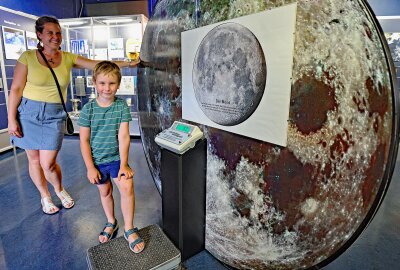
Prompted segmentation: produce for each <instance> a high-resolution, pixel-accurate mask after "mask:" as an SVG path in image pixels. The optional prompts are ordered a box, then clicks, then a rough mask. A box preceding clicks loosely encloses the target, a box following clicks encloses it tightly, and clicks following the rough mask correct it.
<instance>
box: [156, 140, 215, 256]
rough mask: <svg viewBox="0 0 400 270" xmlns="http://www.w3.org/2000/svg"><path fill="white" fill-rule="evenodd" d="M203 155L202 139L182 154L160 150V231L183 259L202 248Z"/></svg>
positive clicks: (203, 213)
mask: <svg viewBox="0 0 400 270" xmlns="http://www.w3.org/2000/svg"><path fill="white" fill-rule="evenodd" d="M206 154H207V143H206V140H205V139H201V140H199V141H197V142H196V144H195V146H194V147H193V148H191V149H189V150H188V151H186V152H185V153H184V154H182V155H180V154H177V153H173V152H171V151H169V150H166V149H162V150H161V182H162V218H163V230H164V232H165V234H166V235H167V236H168V237H169V238H170V239H171V241H172V242H173V243H174V244H175V245H176V246H177V247H178V248H179V250H180V251H181V254H182V261H184V260H186V259H188V258H190V257H192V256H193V255H195V254H197V253H198V252H200V251H202V250H204V241H205V210H206V165H207V163H206Z"/></svg>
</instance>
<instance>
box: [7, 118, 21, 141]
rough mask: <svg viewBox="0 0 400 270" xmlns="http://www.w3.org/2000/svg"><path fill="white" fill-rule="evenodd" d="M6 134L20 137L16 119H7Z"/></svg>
mask: <svg viewBox="0 0 400 270" xmlns="http://www.w3.org/2000/svg"><path fill="white" fill-rule="evenodd" d="M8 134H10V135H11V136H15V137H17V138H22V136H23V134H22V130H21V127H20V125H19V123H18V120H17V119H13V120H11V121H10V120H8Z"/></svg>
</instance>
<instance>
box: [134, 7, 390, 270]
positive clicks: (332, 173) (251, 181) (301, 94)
mask: <svg viewBox="0 0 400 270" xmlns="http://www.w3.org/2000/svg"><path fill="white" fill-rule="evenodd" d="M291 3H295V1H286V0H270V1H243V0H236V1H235V0H232V1H222V0H212V1H211V0H208V1H186V0H160V1H158V3H157V5H156V7H155V11H154V15H153V17H152V18H151V20H150V21H149V22H148V24H147V27H146V30H145V33H144V36H143V43H142V47H141V59H143V61H148V62H149V63H150V64H149V65H148V66H147V67H143V68H139V70H138V104H139V112H138V113H139V126H140V130H141V136H142V142H143V147H144V151H145V155H146V158H147V161H148V164H149V167H150V171H151V173H152V175H153V177H154V181H155V183H156V186H157V188H158V189H159V191H160V192H161V191H162V183H161V179H160V166H161V149H160V148H159V147H158V145H157V144H156V143H155V142H154V138H155V135H156V134H158V133H159V132H161V131H162V130H164V129H166V128H168V127H170V126H171V125H172V123H173V121H174V120H180V119H181V117H182V96H181V94H182V93H181V84H182V77H181V59H180V57H181V54H180V52H181V43H180V42H181V39H180V34H181V32H183V31H186V30H191V29H195V28H198V27H201V26H206V25H210V24H214V23H217V22H224V21H226V20H229V19H233V18H236V17H240V16H244V15H249V14H253V13H257V12H261V11H265V10H269V9H274V8H279V7H280V6H282V5H286V4H291ZM296 3H297V12H296V31H295V33H294V37H295V39H294V40H295V41H294V57H293V68H292V78H291V98H290V108H289V121H288V133H287V146H286V147H281V146H277V145H274V144H271V143H267V142H263V141H259V140H255V139H251V138H248V137H244V136H240V135H237V134H233V133H229V132H226V131H223V130H219V129H215V128H211V127H207V126H200V127H201V129H202V130H203V132H204V133H205V137H206V139H207V176H206V177H207V179H206V239H205V240H206V249H207V250H208V251H209V252H210V253H211V254H212V255H213V256H214V257H215V258H217V259H218V260H220V261H221V262H223V263H225V264H226V265H229V266H230V267H232V268H236V269H307V268H320V267H322V266H324V265H326V264H327V263H329V262H330V261H332V260H334V259H335V258H336V257H337V256H338V255H340V254H341V253H342V252H343V251H344V250H345V249H346V248H348V247H349V246H350V245H351V244H352V243H353V242H354V241H355V239H356V238H357V237H358V236H359V234H360V233H361V231H362V230H363V229H364V228H365V227H366V226H367V224H368V223H369V222H370V220H371V219H372V217H373V215H374V213H375V212H376V211H377V209H378V207H379V205H380V202H381V201H382V199H383V197H384V194H385V191H386V189H387V186H388V184H389V182H390V178H391V175H392V173H393V168H394V164H395V158H396V154H397V144H398V137H397V136H396V135H395V134H396V133H397V132H398V123H397V115H398V105H397V102H398V100H397V97H396V95H395V82H394V78H395V76H394V75H393V74H394V73H393V71H394V69H393V64H392V62H391V60H389V57H390V54H388V50H387V45H386V43H385V42H384V40H383V34H382V33H381V30H380V28H379V26H378V25H377V22H376V19H375V18H374V16H373V14H372V13H371V11H370V9H369V7H368V5H367V4H366V3H365V2H364V1H362V0H354V1H347V0H325V1H312V0H298V1H296ZM196 4H199V5H196ZM262 27H264V28H268V27H274V25H263V26H262ZM240 31H241V30H240ZM241 32H242V31H241ZM224 46H228V45H224ZM225 49H226V48H221V53H222V52H223V51H224V50H225ZM255 53H257V52H255ZM265 57H267V58H268V54H266V55H265ZM234 61H235V58H234V57H232V65H233V64H234ZM225 64H226V65H228V64H229V63H228V62H226V63H225ZM262 65H263V64H262V63H260V64H259V66H258V68H261V69H262V68H263V67H262ZM252 68H254V67H252ZM255 68H257V67H255ZM270 68H271V67H270V65H268V69H270ZM193 72H207V71H205V70H197V71H193ZM234 80H235V78H231V81H230V82H227V83H232V84H234V83H238V82H235V81H234ZM246 83H247V82H246ZM266 91H268V90H266ZM260 124H262V123H260Z"/></svg>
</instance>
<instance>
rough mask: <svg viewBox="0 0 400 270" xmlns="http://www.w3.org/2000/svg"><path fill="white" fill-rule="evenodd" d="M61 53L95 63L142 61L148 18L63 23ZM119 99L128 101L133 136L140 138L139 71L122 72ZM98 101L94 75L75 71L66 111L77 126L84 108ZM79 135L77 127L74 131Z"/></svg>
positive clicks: (119, 18)
mask: <svg viewBox="0 0 400 270" xmlns="http://www.w3.org/2000/svg"><path fill="white" fill-rule="evenodd" d="M60 24H61V27H62V32H63V33H62V34H63V37H64V42H63V45H62V49H63V50H65V51H69V52H72V53H75V54H78V55H81V56H83V57H87V58H90V59H95V60H111V61H117V60H118V61H121V60H122V61H123V60H129V59H131V60H134V59H137V58H138V57H139V54H140V46H141V43H142V37H143V33H144V29H145V27H146V24H147V18H146V17H145V16H144V15H127V16H103V17H85V18H73V19H61V20H60ZM121 72H122V81H121V85H120V88H119V90H118V92H117V96H119V97H121V98H123V99H125V100H126V102H127V104H128V106H130V108H131V114H132V118H133V121H132V122H130V133H131V135H133V136H139V135H140V132H139V127H138V119H137V118H138V117H137V95H136V76H137V68H123V69H121ZM95 97H96V89H95V88H94V86H93V83H92V71H91V70H88V69H73V70H72V76H71V82H70V85H69V89H68V98H67V102H66V103H67V109H68V111H70V116H71V119H72V120H73V122H74V125H76V123H77V120H78V118H79V112H80V109H81V108H82V106H83V105H85V104H86V103H87V102H88V101H89V100H91V99H93V98H95ZM75 130H76V132H79V128H78V126H76V127H75Z"/></svg>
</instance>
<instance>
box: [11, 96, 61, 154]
mask: <svg viewBox="0 0 400 270" xmlns="http://www.w3.org/2000/svg"><path fill="white" fill-rule="evenodd" d="M17 117H18V120H19V124H20V126H21V129H22V134H23V137H22V138H17V137H15V136H11V138H10V140H11V143H12V144H13V145H15V146H18V147H20V148H22V149H29V150H60V149H61V145H62V140H63V138H64V129H65V120H66V118H67V114H66V112H65V111H64V109H63V106H62V104H59V103H48V102H41V101H35V100H30V99H27V98H24V97H23V98H22V100H21V103H20V104H19V106H18V116H17Z"/></svg>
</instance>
